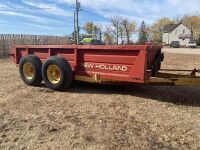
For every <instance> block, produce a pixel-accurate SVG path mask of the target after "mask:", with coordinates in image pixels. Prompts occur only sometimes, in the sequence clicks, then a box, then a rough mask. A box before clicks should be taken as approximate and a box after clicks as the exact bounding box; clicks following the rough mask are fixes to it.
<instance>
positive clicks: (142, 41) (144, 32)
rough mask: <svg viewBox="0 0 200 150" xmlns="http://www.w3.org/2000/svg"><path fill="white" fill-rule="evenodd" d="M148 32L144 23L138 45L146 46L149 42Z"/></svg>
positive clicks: (140, 30)
mask: <svg viewBox="0 0 200 150" xmlns="http://www.w3.org/2000/svg"><path fill="white" fill-rule="evenodd" d="M147 40H148V38H147V30H146V24H145V22H144V21H142V23H141V26H140V29H139V39H138V44H141V45H144V44H145V43H146V42H147Z"/></svg>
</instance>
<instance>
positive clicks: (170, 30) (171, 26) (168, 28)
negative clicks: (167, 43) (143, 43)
mask: <svg viewBox="0 0 200 150" xmlns="http://www.w3.org/2000/svg"><path fill="white" fill-rule="evenodd" d="M179 25H180V23H179V24H170V25H166V26H164V28H163V32H165V33H169V32H172V31H173V30H174V29H175V28H177V27H178V26H179Z"/></svg>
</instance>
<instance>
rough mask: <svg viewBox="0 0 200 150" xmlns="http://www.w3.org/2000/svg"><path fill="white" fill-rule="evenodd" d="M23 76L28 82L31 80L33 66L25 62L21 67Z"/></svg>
mask: <svg viewBox="0 0 200 150" xmlns="http://www.w3.org/2000/svg"><path fill="white" fill-rule="evenodd" d="M23 74H24V76H25V78H26V79H28V80H32V79H33V76H34V74H35V69H34V68H33V65H32V64H31V63H29V62H26V63H25V64H24V65H23Z"/></svg>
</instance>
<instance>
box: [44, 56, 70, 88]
mask: <svg viewBox="0 0 200 150" xmlns="http://www.w3.org/2000/svg"><path fill="white" fill-rule="evenodd" d="M49 65H56V66H57V67H58V68H59V70H60V72H61V79H60V82H58V83H57V84H52V83H51V82H50V81H49V79H48V77H47V68H48V66H49ZM42 77H43V80H44V82H45V84H46V86H47V87H48V88H50V89H52V90H55V91H64V90H66V89H68V88H69V87H70V85H71V84H72V81H73V72H72V69H71V66H70V64H69V63H68V61H67V60H65V59H64V58H61V57H57V56H53V57H50V58H48V59H47V60H46V61H45V62H44V63H43V66H42Z"/></svg>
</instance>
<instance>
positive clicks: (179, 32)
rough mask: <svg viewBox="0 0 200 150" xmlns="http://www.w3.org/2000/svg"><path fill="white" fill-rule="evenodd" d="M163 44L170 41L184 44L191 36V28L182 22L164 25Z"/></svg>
mask: <svg viewBox="0 0 200 150" xmlns="http://www.w3.org/2000/svg"><path fill="white" fill-rule="evenodd" d="M163 31H164V33H163V37H162V38H163V44H165V45H169V44H170V43H171V42H172V41H179V42H180V45H181V46H185V45H186V44H187V43H188V42H189V41H190V38H191V30H190V29H189V28H188V27H187V26H185V25H184V24H182V23H179V24H170V25H166V26H164V29H163Z"/></svg>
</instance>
